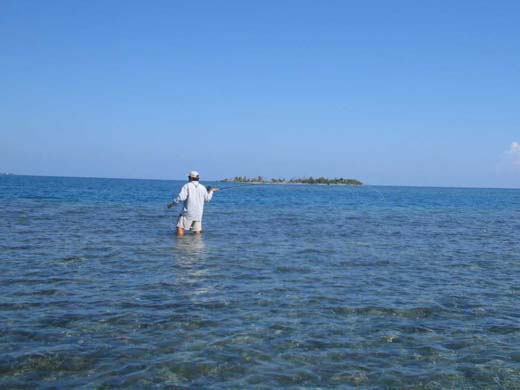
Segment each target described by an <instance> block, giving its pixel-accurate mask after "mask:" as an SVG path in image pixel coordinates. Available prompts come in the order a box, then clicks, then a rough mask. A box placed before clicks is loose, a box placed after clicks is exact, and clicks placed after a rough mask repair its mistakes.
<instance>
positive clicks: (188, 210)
mask: <svg viewBox="0 0 520 390" xmlns="http://www.w3.org/2000/svg"><path fill="white" fill-rule="evenodd" d="M188 180H189V182H188V183H186V184H184V185H183V186H182V189H181V192H180V193H179V195H178V196H177V197H176V198H175V200H174V201H173V202H172V203H168V205H167V207H168V208H169V209H171V208H172V207H173V206H175V205H176V204H179V203H180V202H184V207H183V209H182V213H181V214H180V215H179V219H178V221H177V236H179V237H182V236H184V230H186V229H188V230H191V231H192V232H193V233H195V234H200V233H201V232H202V214H203V212H204V202H209V201H210V200H211V198H213V193H214V192H217V191H218V188H211V189H210V190H209V191H208V190H207V189H206V187H204V186H203V185H202V184H200V183H199V173H198V172H196V171H191V172H190V173H189V174H188Z"/></svg>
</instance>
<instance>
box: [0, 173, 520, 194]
mask: <svg viewBox="0 0 520 390" xmlns="http://www.w3.org/2000/svg"><path fill="white" fill-rule="evenodd" d="M13 176H24V177H50V178H64V179H97V180H136V181H185V180H186V179H185V178H180V179H173V178H172V179H160V178H142V177H106V176H68V175H36V174H18V173H11V172H9V173H3V174H1V175H0V177H13ZM202 181H207V182H223V179H204V180H202ZM223 183H224V182H223ZM228 183H233V182H228ZM236 184H237V185H240V184H242V183H236ZM253 184H254V183H253ZM257 184H258V185H264V184H265V185H267V184H276V185H293V184H298V185H312V186H315V185H316V184H305V183H271V182H266V183H257ZM331 185H333V186H336V185H338V186H340V185H342V184H331ZM359 187H403V188H439V189H454V190H456V189H469V190H471V189H474V190H520V187H485V186H449V185H415V184H373V183H365V182H363V185H361V186H359Z"/></svg>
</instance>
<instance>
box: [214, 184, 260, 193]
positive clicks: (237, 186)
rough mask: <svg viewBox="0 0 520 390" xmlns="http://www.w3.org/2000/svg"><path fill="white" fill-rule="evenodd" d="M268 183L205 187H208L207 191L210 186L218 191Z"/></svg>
mask: <svg viewBox="0 0 520 390" xmlns="http://www.w3.org/2000/svg"><path fill="white" fill-rule="evenodd" d="M269 184H270V183H246V184H237V185H234V186H226V187H212V186H207V187H206V188H207V189H208V192H209V191H211V189H212V188H218V190H219V191H224V190H230V189H232V188H242V187H249V186H266V185H269Z"/></svg>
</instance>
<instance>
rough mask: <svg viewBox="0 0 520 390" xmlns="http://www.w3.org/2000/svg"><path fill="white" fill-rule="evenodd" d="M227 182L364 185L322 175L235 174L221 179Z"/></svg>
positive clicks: (354, 181)
mask: <svg viewBox="0 0 520 390" xmlns="http://www.w3.org/2000/svg"><path fill="white" fill-rule="evenodd" d="M221 181H223V182H226V183H252V184H327V185H331V184H333V185H351V186H359V185H363V183H362V182H360V181H359V180H356V179H344V178H342V177H340V178H334V179H328V178H326V177H323V176H320V177H318V178H314V177H312V176H309V177H303V178H298V179H289V180H287V179H280V178H279V179H275V178H272V179H271V180H265V179H264V178H263V177H262V176H257V177H253V178H249V177H246V176H235V177H234V178H232V179H223V180H221Z"/></svg>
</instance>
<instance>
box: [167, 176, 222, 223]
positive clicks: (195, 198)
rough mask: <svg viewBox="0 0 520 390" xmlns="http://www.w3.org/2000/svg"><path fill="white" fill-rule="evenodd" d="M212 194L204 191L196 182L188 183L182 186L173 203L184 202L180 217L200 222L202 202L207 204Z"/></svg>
mask: <svg viewBox="0 0 520 390" xmlns="http://www.w3.org/2000/svg"><path fill="white" fill-rule="evenodd" d="M212 197H213V192H212V191H210V192H208V190H207V189H206V187H204V186H203V185H202V184H200V183H199V182H198V181H190V182H189V183H186V184H184V185H183V186H182V188H181V192H180V193H179V195H178V196H177V197H176V198H175V200H174V203H180V202H184V207H183V209H182V215H183V216H185V217H186V218H187V219H189V220H191V221H202V213H203V212H204V202H209V201H210V200H211V198H212Z"/></svg>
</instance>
